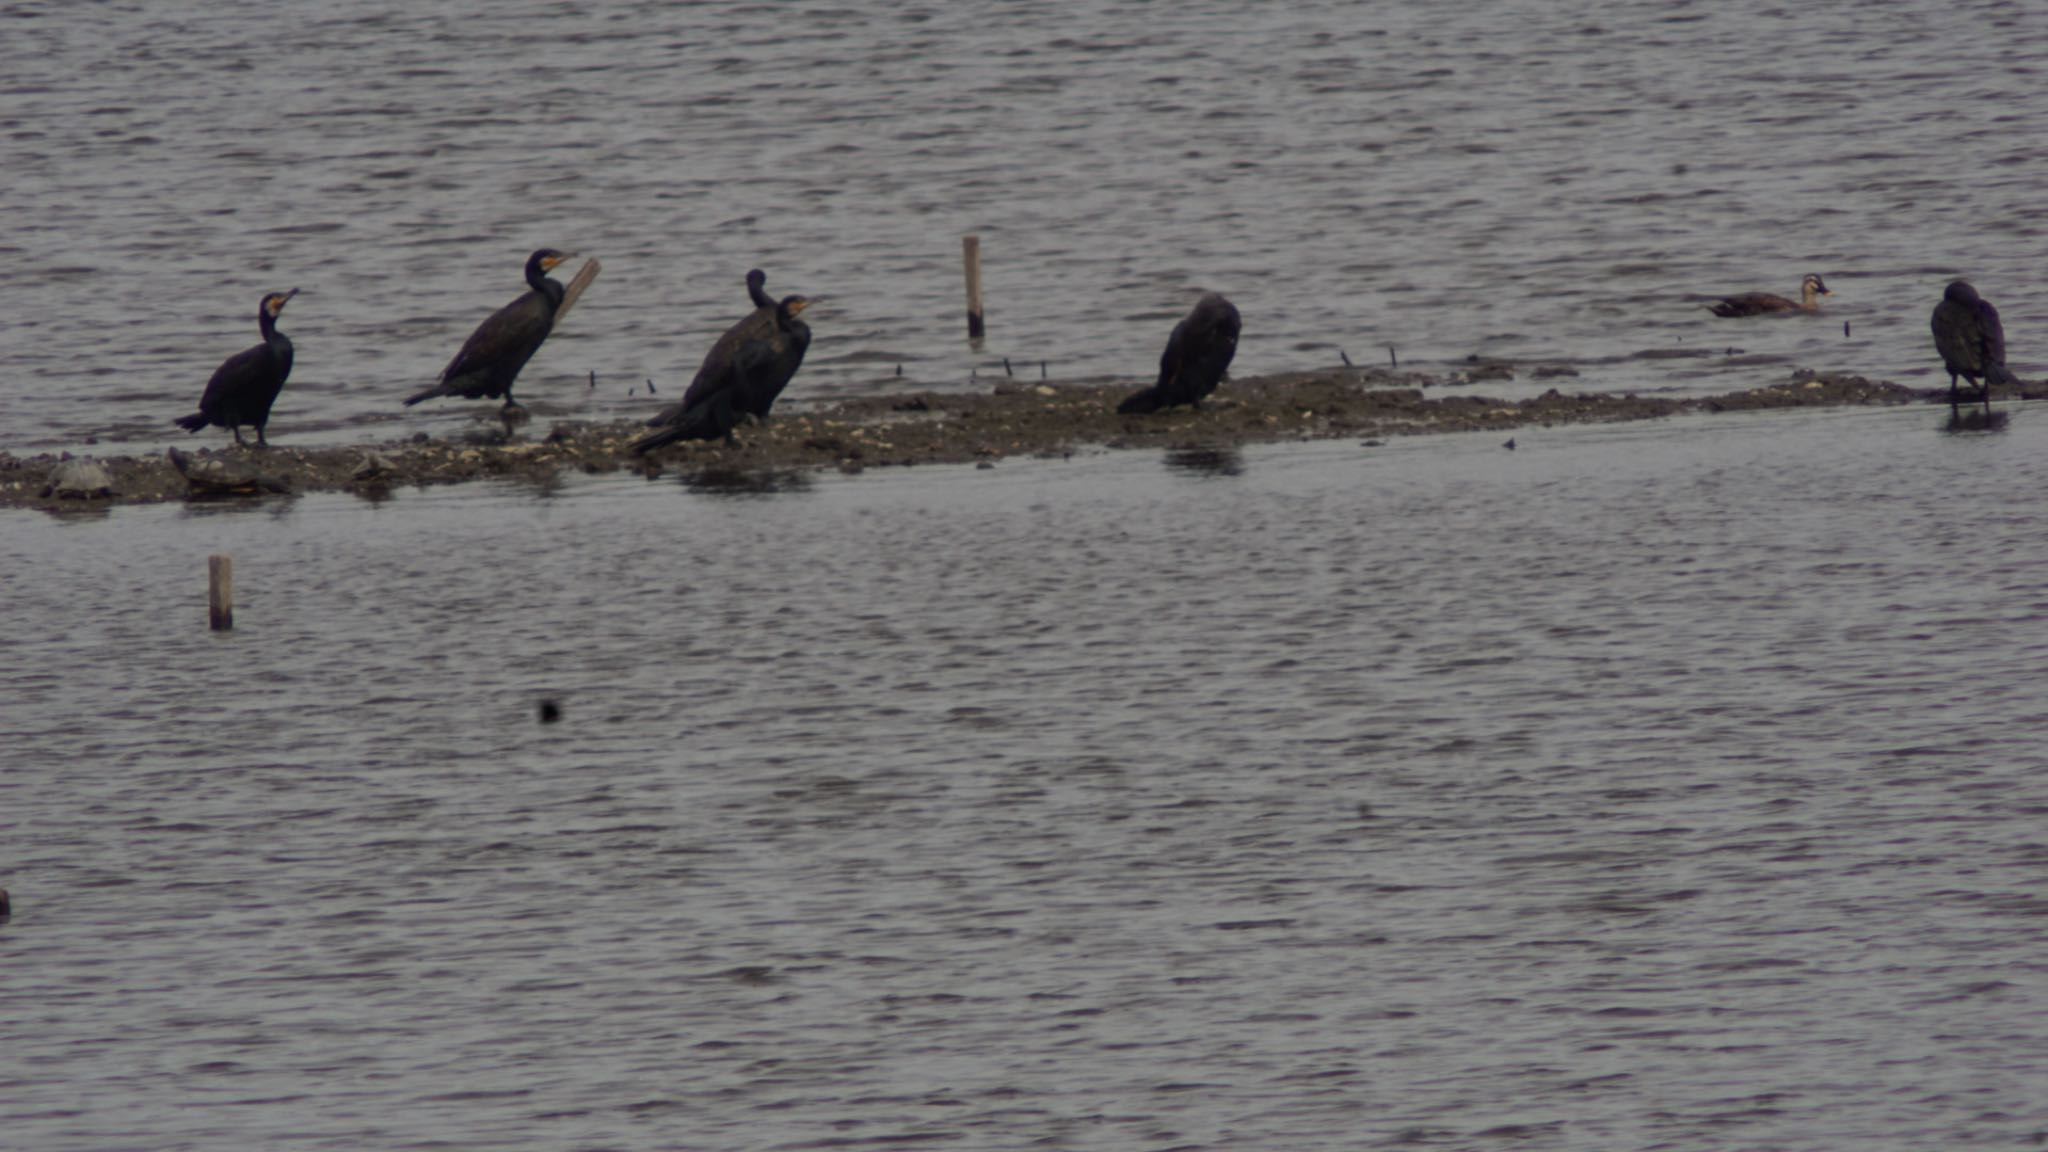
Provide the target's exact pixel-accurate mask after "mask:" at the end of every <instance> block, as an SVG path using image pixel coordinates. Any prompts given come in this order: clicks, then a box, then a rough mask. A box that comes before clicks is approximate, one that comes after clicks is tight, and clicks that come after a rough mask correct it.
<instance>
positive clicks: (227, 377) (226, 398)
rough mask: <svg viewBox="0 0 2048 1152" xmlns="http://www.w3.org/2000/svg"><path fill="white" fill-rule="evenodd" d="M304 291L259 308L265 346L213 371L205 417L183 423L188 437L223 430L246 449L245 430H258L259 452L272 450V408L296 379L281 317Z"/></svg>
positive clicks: (275, 297)
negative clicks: (266, 432)
mask: <svg viewBox="0 0 2048 1152" xmlns="http://www.w3.org/2000/svg"><path fill="white" fill-rule="evenodd" d="M298 294H299V290H298V289H297V288H294V289H292V290H291V291H289V292H272V293H271V294H270V295H268V296H265V297H264V298H263V302H262V303H261V304H258V305H257V306H256V325H257V327H259V328H260V329H262V331H263V343H261V344H258V345H256V346H255V347H254V348H250V349H246V350H244V351H241V352H237V353H235V354H234V355H233V356H230V357H228V358H227V360H226V362H224V363H223V364H221V366H220V367H218V368H216V369H214V370H213V378H212V379H211V380H208V381H207V382H206V392H205V393H204V394H203V395H201V396H200V397H199V411H197V412H194V413H193V414H192V415H190V416H180V417H178V420H177V423H178V426H179V427H181V428H184V429H185V430H186V431H188V432H197V431H199V430H200V429H201V428H204V427H206V426H207V425H208V424H217V425H219V426H221V427H222V428H226V429H228V430H230V431H232V432H233V433H234V434H235V443H237V444H241V443H244V442H245V441H243V439H242V425H244V424H253V425H255V427H256V446H257V447H259V448H266V447H269V444H270V442H269V441H268V440H265V439H264V437H263V426H264V425H266V424H268V423H270V406H271V405H272V404H274V403H276V402H277V394H278V393H279V392H280V391H282V390H283V389H284V382H285V378H286V377H288V376H290V375H291V374H292V342H291V338H290V337H288V336H286V335H285V334H284V333H282V332H279V331H278V330H277V317H278V314H279V313H281V312H283V311H284V306H285V304H286V303H288V302H289V301H290V300H291V298H292V297H294V296H297V295H298Z"/></svg>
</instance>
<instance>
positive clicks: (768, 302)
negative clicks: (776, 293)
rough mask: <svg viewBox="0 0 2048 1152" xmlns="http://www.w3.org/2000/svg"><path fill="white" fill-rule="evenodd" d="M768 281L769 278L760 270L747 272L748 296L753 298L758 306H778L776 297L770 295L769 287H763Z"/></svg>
mask: <svg viewBox="0 0 2048 1152" xmlns="http://www.w3.org/2000/svg"><path fill="white" fill-rule="evenodd" d="M767 282H768V278H767V277H766V276H763V275H761V274H760V273H759V272H749V273H748V274H747V296H748V298H750V299H752V300H753V302H754V307H756V308H773V307H775V306H776V305H775V297H773V296H770V295H769V294H768V292H767V289H765V288H763V287H762V285H764V284H766V283H767Z"/></svg>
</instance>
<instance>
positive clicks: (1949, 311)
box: [1933, 280, 2018, 412]
mask: <svg viewBox="0 0 2048 1152" xmlns="http://www.w3.org/2000/svg"><path fill="white" fill-rule="evenodd" d="M1933 323H1934V350H1935V351H1937V352H1939V353H1941V365H1942V367H1944V368H1946V369H1948V406H1949V410H1950V411H1951V412H1953V411H1955V410H1956V408H1957V407H1958V405H1959V403H1960V396H1959V394H1958V392H1957V389H1956V377H1958V376H1960V377H1962V378H1963V379H1965V380H1968V381H1969V382H1970V383H1972V384H1976V383H1977V382H1978V381H1979V380H1982V381H1983V399H1984V410H1985V411H1986V412H1989V411H1991V387H1992V385H1994V384H1996V385H2000V386H2004V385H2009V384H2016V383H2018V381H2017V380H2014V379H2013V375H2012V373H2011V372H2008V371H2006V368H2005V325H2003V324H2001V323H1999V322H1998V309H1996V308H1993V307H1992V306H1991V301H1989V300H1986V299H1984V298H1983V297H1982V296H1979V295H1977V290H1976V289H1975V288H1973V287H1971V286H1970V282H1969V281H1967V280H1958V281H1956V282H1955V283H1953V284H1950V285H1949V286H1948V289H1947V290H1946V291H1944V292H1943V293H1942V294H1941V303H1939V304H1936V305H1935V306H1934V320H1933Z"/></svg>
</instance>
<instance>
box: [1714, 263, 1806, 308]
mask: <svg viewBox="0 0 2048 1152" xmlns="http://www.w3.org/2000/svg"><path fill="white" fill-rule="evenodd" d="M1833 295H1834V293H1833V292H1831V291H1829V290H1828V286H1827V283H1826V282H1825V281H1823V280H1822V279H1821V278H1820V274H1819V273H1817V272H1809V273H1807V274H1806V279H1804V280H1801V281H1800V282H1799V299H1797V300H1787V299H1785V298H1784V297H1783V296H1775V295H1772V294H1771V293H1769V292H1744V293H1743V294H1742V295H1740V296H1729V297H1726V298H1724V299H1723V300H1721V301H1720V302H1719V303H1715V304H1709V305H1707V307H1708V308H1710V309H1712V310H1713V313H1714V315H1716V316H1767V315H1769V314H1771V313H1773V312H1818V311H1820V298H1821V297H1823V296H1833Z"/></svg>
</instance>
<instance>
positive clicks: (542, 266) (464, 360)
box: [405, 248, 570, 408]
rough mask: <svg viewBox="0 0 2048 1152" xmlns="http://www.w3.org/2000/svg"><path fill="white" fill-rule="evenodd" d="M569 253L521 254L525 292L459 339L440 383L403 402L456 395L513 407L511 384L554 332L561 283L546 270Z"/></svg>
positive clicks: (560, 302) (559, 303)
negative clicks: (501, 399)
mask: <svg viewBox="0 0 2048 1152" xmlns="http://www.w3.org/2000/svg"><path fill="white" fill-rule="evenodd" d="M569 256H570V254H569V253H566V252H557V251H555V250H554V249H553V248H542V249H541V250H540V251H538V252H535V253H534V254H533V255H531V256H528V257H527V258H526V283H527V286H528V287H527V291H526V292H525V293H524V294H523V295H521V296H520V297H519V299H517V300H514V301H512V302H511V303H510V304H507V305H505V306H504V307H503V308H500V309H498V310H497V311H496V312H493V313H491V318H490V319H488V320H486V321H484V322H483V323H482V324H479V325H477V329H476V331H475V332H472V333H470V336H469V339H468V340H466V341H464V342H463V345H462V351H460V352H457V353H456V354H455V359H453V360H451V361H449V362H448V367H447V368H446V369H445V370H443V371H442V373H441V382H440V383H439V384H436V385H434V386H433V387H432V388H428V389H425V390H424V391H421V392H416V393H414V394H413V395H411V396H408V397H406V399H405V402H406V404H407V405H408V406H410V405H413V404H417V403H419V402H420V401H422V400H432V399H433V398H434V397H436V396H460V397H463V398H464V399H467V400H478V399H495V398H497V397H499V396H503V397H504V398H505V407H507V408H513V407H517V404H516V403H515V402H514V401H513V399H512V382H513V381H514V380H517V379H518V378H519V370H520V369H522V368H524V367H526V362H527V361H528V360H531V359H533V354H534V353H535V352H538V351H539V350H540V345H541V341H543V340H546V339H547V338H548V333H549V332H552V331H554V328H555V313H556V311H557V310H559V309H560V308H561V306H562V285H561V282H560V281H557V280H550V279H548V277H547V273H548V271H549V270H550V269H552V268H554V267H555V266H556V265H558V264H560V263H561V262H562V261H564V260H567V259H568V258H569Z"/></svg>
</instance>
